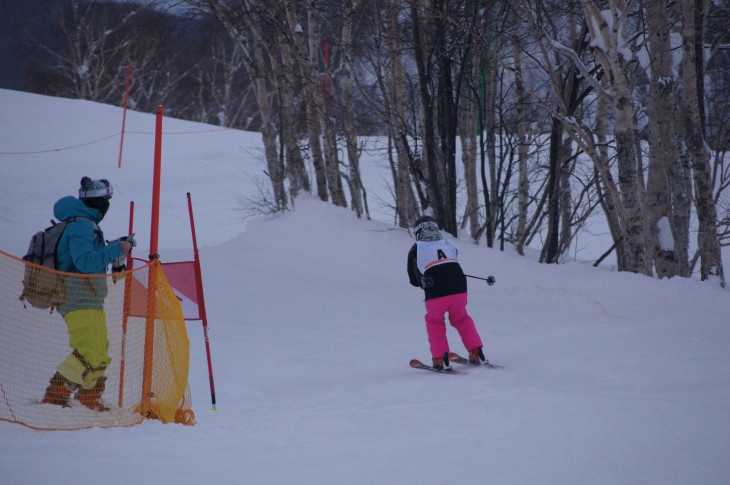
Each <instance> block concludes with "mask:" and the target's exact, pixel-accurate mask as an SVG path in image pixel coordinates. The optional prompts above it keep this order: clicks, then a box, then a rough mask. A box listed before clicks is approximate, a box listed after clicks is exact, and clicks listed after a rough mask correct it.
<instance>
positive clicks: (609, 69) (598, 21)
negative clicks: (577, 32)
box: [581, 0, 651, 275]
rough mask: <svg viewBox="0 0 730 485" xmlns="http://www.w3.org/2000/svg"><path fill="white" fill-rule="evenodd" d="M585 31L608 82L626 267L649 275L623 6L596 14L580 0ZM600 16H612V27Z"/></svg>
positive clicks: (592, 6)
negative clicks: (623, 209)
mask: <svg viewBox="0 0 730 485" xmlns="http://www.w3.org/2000/svg"><path fill="white" fill-rule="evenodd" d="M581 5H582V6H583V11H584V14H585V16H586V20H587V24H588V29H589V31H590V34H591V37H592V39H593V40H592V45H593V46H594V47H595V49H594V52H595V55H596V58H597V59H598V61H599V62H600V63H601V65H602V67H603V70H604V71H605V72H606V75H607V76H608V78H609V82H610V85H611V100H612V103H613V122H614V134H615V137H616V157H617V162H618V163H617V164H618V175H619V185H620V187H621V200H622V202H623V206H624V208H625V211H626V218H624V219H622V220H621V226H622V230H623V238H624V239H623V241H624V244H625V245H626V257H627V261H626V267H624V268H619V269H620V270H622V271H631V272H634V273H641V274H646V275H650V274H651V268H649V266H648V265H647V261H646V248H645V244H644V217H643V208H642V194H641V190H640V187H641V181H640V179H639V177H640V176H641V174H640V172H639V167H638V165H639V163H638V157H637V153H636V144H635V140H634V134H635V131H636V130H635V127H634V108H633V101H632V90H631V83H630V80H629V77H628V69H629V66H628V61H630V59H628V60H627V59H625V57H624V56H625V48H626V47H627V46H626V45H625V44H626V40H625V38H624V37H623V35H624V34H625V33H626V32H627V31H628V30H627V26H626V18H627V12H626V8H627V6H626V4H624V3H623V2H620V1H619V0H611V1H610V5H611V9H610V10H607V11H603V12H601V11H599V9H598V7H597V6H596V4H595V3H594V1H593V0H582V1H581ZM603 13H606V14H607V15H608V14H610V15H611V18H610V20H611V25H609V22H608V20H607V18H605V17H604V16H603Z"/></svg>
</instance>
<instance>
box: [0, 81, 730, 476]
mask: <svg viewBox="0 0 730 485" xmlns="http://www.w3.org/2000/svg"><path fill="white" fill-rule="evenodd" d="M0 106H2V107H3V108H2V109H1V110H0V122H1V123H2V126H3V129H2V130H1V131H0V164H2V172H3V176H2V177H1V178H0V249H3V250H4V251H7V252H10V253H13V254H18V255H20V254H22V253H24V252H25V249H26V247H27V243H28V239H29V237H30V235H31V234H32V233H33V232H34V231H36V230H37V229H38V228H40V227H44V225H45V224H46V223H47V220H48V219H49V218H50V217H51V215H52V214H51V207H52V205H53V203H54V202H55V200H56V199H58V198H59V197H61V196H64V195H68V194H74V193H75V191H76V190H77V189H78V181H79V179H80V178H81V176H83V175H88V176H91V177H93V178H101V177H106V178H108V179H110V181H111V182H112V184H113V186H114V190H115V192H114V194H115V195H114V199H113V200H112V208H111V209H110V211H109V213H108V214H107V217H106V219H105V220H104V221H103V222H102V224H101V226H102V228H103V229H104V231H105V234H106V236H107V238H110V239H111V238H116V237H118V236H120V235H123V234H126V230H127V225H128V216H129V214H128V211H129V202H130V201H134V202H135V209H136V210H135V228H136V232H137V239H138V240H139V241H140V247H138V248H136V249H135V252H136V253H137V256H138V257H144V256H145V255H146V254H147V252H146V251H148V249H147V248H146V247H145V244H147V241H148V238H149V224H150V222H149V221H150V218H149V212H150V190H151V184H152V147H153V137H152V135H151V132H152V131H153V129H154V117H153V116H150V115H145V114H140V113H131V112H130V113H129V115H128V118H127V130H129V131H128V133H127V136H126V139H125V146H124V152H123V153H124V156H123V162H122V167H121V168H118V167H117V165H118V155H119V137H118V136H114V134H115V133H117V134H118V132H119V130H120V128H121V110H119V109H118V108H114V107H110V106H104V105H98V104H94V103H88V102H81V101H71V100H64V99H57V98H48V97H44V96H38V95H31V94H27V93H18V92H13V91H6V90H0ZM164 129H165V131H166V136H165V139H164V145H163V175H162V205H161V216H162V223H161V227H160V254H161V258H162V260H163V261H180V260H189V259H190V258H191V257H192V249H191V247H192V244H191V239H190V231H189V226H188V213H187V205H186V199H185V194H186V193H187V192H190V193H191V197H192V200H193V208H194V210H195V222H196V228H197V230H198V234H197V236H198V242H199V245H200V248H201V249H200V251H201V254H200V256H201V260H202V270H203V278H204V287H205V295H206V306H207V311H208V317H209V325H210V327H209V337H210V345H211V351H212V359H213V369H214V373H215V383H216V398H217V403H218V405H217V408H218V411H217V412H213V411H212V410H211V403H210V395H209V386H208V372H207V367H206V361H205V349H204V342H203V334H202V330H201V328H200V323H199V322H189V323H188V330H189V334H190V340H191V373H190V387H191V390H192V395H193V409H194V411H195V413H196V416H197V421H198V423H197V425H196V426H194V427H184V426H180V425H163V424H160V423H159V422H155V421H148V422H145V423H143V424H142V425H139V426H135V427H132V428H113V429H90V430H82V431H73V432H41V431H33V430H30V429H27V428H25V427H23V426H20V425H16V424H10V423H5V422H0V435H1V436H2V439H1V440H0V477H2V478H1V479H0V481H2V483H4V484H12V485H24V484H37V483H79V482H88V483H105V484H128V483H154V484H202V483H217V484H241V483H246V484H297V485H305V484H444V483H479V484H561V485H564V484H588V483H590V484H649V483H651V484H655V483H656V484H660V483H661V484H676V485H680V484H688V483H692V484H717V485H722V484H727V483H730V413H728V409H730V372H729V371H728V369H730V352H728V349H729V348H730V298H729V296H730V295H729V294H728V292H727V291H725V290H721V289H719V288H716V287H713V286H710V285H708V284H703V283H700V282H699V281H697V280H695V279H691V280H683V279H674V280H670V281H664V280H663V281H658V280H655V279H651V278H647V277H642V276H638V275H633V274H620V273H616V272H612V271H609V270H606V269H595V268H593V267H591V266H590V265H587V264H579V263H572V264H565V265H560V266H545V265H540V264H537V263H535V262H534V260H533V259H534V258H530V257H519V256H517V255H516V254H514V253H513V252H511V251H505V252H500V251H496V250H491V249H487V248H485V247H477V246H475V245H473V244H470V243H469V242H468V241H457V242H456V244H457V245H458V247H459V251H460V259H461V263H462V266H463V268H464V270H465V271H466V272H467V273H469V274H473V275H479V276H486V275H489V274H491V275H494V276H495V277H496V279H497V283H496V285H494V286H492V287H488V286H487V285H486V284H484V283H483V282H481V281H477V280H469V306H468V308H469V311H470V313H471V315H472V317H473V318H474V320H475V322H476V325H477V328H478V330H479V332H480V333H481V336H482V339H483V340H484V342H485V350H486V354H487V358H489V359H490V360H491V361H492V362H494V363H497V364H501V365H504V366H505V369H503V370H489V369H485V368H468V367H459V368H458V370H459V371H461V372H460V373H459V374H455V375H442V374H436V373H431V372H423V371H420V370H414V369H411V368H409V367H408V361H409V360H410V359H411V358H414V357H415V358H419V359H421V360H424V361H426V360H428V358H429V355H428V343H427V338H426V331H425V327H424V321H423V315H424V313H425V310H424V306H423V302H422V299H423V295H422V292H421V291H420V290H418V289H416V288H413V287H411V286H410V285H409V284H408V278H407V276H406V271H405V268H406V254H407V252H408V249H409V248H410V245H411V244H412V243H413V239H412V238H411V236H410V235H409V234H408V232H406V231H403V230H400V229H398V228H396V227H393V226H392V225H391V224H389V222H388V216H387V211H386V210H385V208H383V207H381V206H379V205H378V203H377V202H376V201H377V200H387V190H386V188H385V182H384V181H385V180H387V177H388V172H387V165H385V162H384V161H383V160H379V159H378V158H377V157H376V156H370V157H369V158H366V159H365V160H363V170H364V176H365V180H366V188H368V190H369V193H370V195H371V197H370V201H371V209H373V212H374V216H375V217H374V219H376V220H373V221H363V220H358V219H356V218H355V216H354V215H353V213H352V212H351V211H349V210H347V209H341V208H336V207H333V206H330V205H327V204H324V203H322V202H319V201H318V200H316V199H315V198H312V197H302V198H300V199H298V200H297V201H296V210H295V211H293V212H287V213H284V214H281V215H277V216H267V217H259V218H253V219H248V220H247V221H245V222H244V221H242V220H241V210H240V207H241V197H246V196H248V197H255V196H256V194H257V191H258V186H259V184H260V183H261V181H262V180H263V178H261V177H262V175H261V172H262V170H263V163H262V162H261V161H260V158H261V155H260V152H261V146H260V145H261V144H260V137H259V135H257V134H253V133H244V132H239V131H234V130H221V129H220V128H217V127H211V126H207V125H201V124H195V123H190V122H183V121H178V120H172V119H165V122H164ZM106 137H108V138H106ZM88 142H93V143H88ZM26 152H39V153H26ZM602 249H603V248H597V249H596V251H597V252H599V253H600V252H601V250H602ZM725 254H726V257H725V262H726V265H727V264H730V258H728V255H727V253H725ZM3 324H7V322H3ZM59 324H60V325H63V323H62V322H61V321H60V317H59ZM449 340H450V343H451V348H452V350H454V351H456V352H459V353H464V349H463V346H462V345H461V343H460V342H459V339H458V336H457V335H456V332H455V331H453V329H450V331H449ZM42 392H43V390H42V389H41V390H39V393H42Z"/></svg>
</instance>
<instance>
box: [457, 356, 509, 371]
mask: <svg viewBox="0 0 730 485" xmlns="http://www.w3.org/2000/svg"><path fill="white" fill-rule="evenodd" d="M449 362H456V363H457V364H461V365H471V366H474V367H486V368H488V369H504V366H501V365H497V364H492V363H491V362H489V361H488V360H485V361H484V362H482V363H481V365H474V364H472V363H471V362H469V359H467V358H465V357H462V356H460V355H459V354H457V353H456V352H449Z"/></svg>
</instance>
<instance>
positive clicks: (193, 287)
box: [162, 261, 202, 320]
mask: <svg viewBox="0 0 730 485" xmlns="http://www.w3.org/2000/svg"><path fill="white" fill-rule="evenodd" d="M162 271H164V272H165V276H166V277H167V281H168V282H169V283H170V286H172V289H173V290H175V295H177V297H178V299H179V300H180V304H181V305H182V311H183V316H184V317H185V320H200V319H201V318H202V317H201V315H200V302H199V301H198V295H199V293H198V284H197V280H196V278H195V261H182V262H175V263H162Z"/></svg>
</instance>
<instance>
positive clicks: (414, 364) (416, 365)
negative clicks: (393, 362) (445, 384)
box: [410, 359, 456, 374]
mask: <svg viewBox="0 0 730 485" xmlns="http://www.w3.org/2000/svg"><path fill="white" fill-rule="evenodd" d="M410 365H411V367H413V368H414V369H423V370H430V371H431V372H438V373H439V374H456V372H454V371H453V370H452V369H451V368H450V367H449V370H446V369H437V368H435V367H434V366H432V365H428V364H424V363H423V362H421V361H420V360H418V359H411V363H410Z"/></svg>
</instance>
